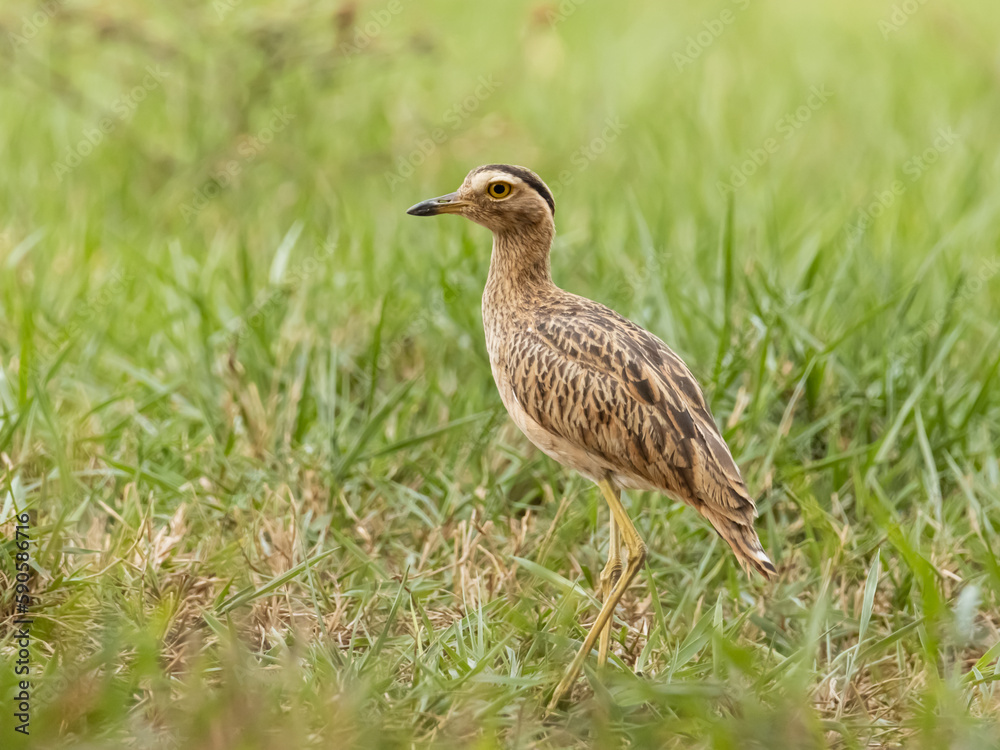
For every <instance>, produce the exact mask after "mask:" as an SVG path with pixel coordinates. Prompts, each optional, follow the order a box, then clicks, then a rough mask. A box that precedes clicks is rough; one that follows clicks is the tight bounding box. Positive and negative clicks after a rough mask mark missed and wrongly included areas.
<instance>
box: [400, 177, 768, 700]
mask: <svg viewBox="0 0 1000 750" xmlns="http://www.w3.org/2000/svg"><path fill="white" fill-rule="evenodd" d="M555 209H556V206H555V199H554V198H553V196H552V191H551V190H549V188H548V186H547V185H546V184H545V183H544V182H543V181H542V179H541V178H540V177H539V176H538V175H537V174H535V173H534V172H532V171H531V170H530V169H527V168H525V167H520V166H514V165H509V164H487V165H484V166H481V167H476V168H475V169H473V170H472V171H471V172H469V173H468V175H467V176H466V177H465V180H464V181H463V182H462V184H461V186H460V187H459V188H458V190H456V191H455V192H453V193H449V194H447V195H442V196H440V197H438V198H432V199H430V200H426V201H423V202H421V203H417V204H416V205H415V206H412V207H411V208H409V209H408V210H407V213H408V214H411V215H413V216H438V215H442V214H457V215H460V216H464V217H465V218H467V219H470V220H472V221H473V222H475V223H476V224H479V225H481V226H484V227H486V228H487V229H489V230H490V231H491V232H492V233H493V248H492V255H491V257H490V267H489V273H488V276H487V279H486V285H485V289H484V290H483V300H482V312H483V329H484V333H485V337H486V349H487V352H488V353H489V359H490V368H491V370H492V373H493V379H494V381H495V382H496V386H497V389H498V390H499V392H500V399H501V401H502V402H503V405H504V406H505V407H506V409H507V412H508V414H509V415H510V417H511V419H512V420H513V421H514V423H515V424H516V425H517V427H518V428H520V430H521V432H523V433H524V434H525V436H526V437H527V438H528V440H530V441H531V442H532V443H533V444H534V445H535V446H537V447H538V448H539V449H540V450H541V451H542V452H543V453H545V454H546V455H548V456H549V457H550V458H552V459H554V460H555V461H557V462H558V463H560V464H562V465H563V466H565V467H567V468H570V469H573V470H575V471H577V472H579V473H580V474H582V475H584V476H585V477H587V478H588V479H590V480H591V481H593V482H594V483H595V484H596V485H597V486H598V487H599V488H600V491H601V494H602V495H603V496H604V499H605V500H606V502H607V504H608V507H609V509H610V524H609V526H610V534H609V543H608V560H607V564H606V565H605V567H604V569H603V570H602V572H601V575H600V585H601V593H602V604H601V609H600V612H599V613H598V615H597V619H596V620H595V621H594V623H593V625H592V627H591V629H590V630H589V632H588V633H587V636H586V638H585V639H584V641H583V644H582V645H581V647H580V649H579V650H578V651H577V653H576V655H575V657H574V658H573V660H572V662H571V663H570V665H569V667H568V668H567V670H566V672H565V673H564V675H563V677H562V679H561V680H560V682H559V684H558V685H557V686H556V688H555V690H554V691H553V693H552V696H551V700H550V702H549V704H548V708H547V711H548V712H551V711H554V710H556V709H557V708H558V706H559V705H560V703H561V701H562V699H563V697H564V696H565V695H566V693H567V692H568V691H570V690H571V688H572V686H573V684H574V682H575V680H576V678H577V677H578V676H579V673H580V670H581V668H582V667H583V664H584V662H585V660H586V658H587V657H588V655H590V653H591V652H592V650H593V648H594V645H595V642H596V641H597V640H598V638H599V639H600V643H599V644H598V657H597V663H598V668H599V669H603V668H604V667H605V666H606V663H607V658H608V650H609V644H610V637H611V630H612V620H613V616H614V610H615V607H616V606H617V604H618V602H619V600H620V599H621V598H622V595H623V594H624V593H625V590H626V589H627V588H628V586H629V585H630V584H631V583H632V580H633V579H634V578H635V576H636V574H637V573H638V572H639V570H640V569H641V568H642V566H643V565H644V564H645V561H646V554H647V550H646V544H645V542H644V541H643V540H642V539H641V538H640V536H639V533H638V532H637V531H636V529H635V525H634V524H633V523H632V520H631V519H630V518H629V515H628V513H627V512H626V509H625V507H624V505H623V504H622V501H621V492H622V490H638V491H650V490H652V491H658V492H661V493H664V494H667V495H668V496H671V497H673V498H674V499H676V500H679V501H681V502H684V503H686V504H688V505H690V506H692V507H693V508H694V509H695V510H697V511H698V512H699V513H700V514H701V515H702V516H704V517H705V518H706V519H707V520H708V522H709V523H710V524H711V525H712V527H713V528H714V529H715V531H716V532H718V534H719V535H720V536H721V537H722V538H723V539H724V540H725V541H726V542H728V543H729V546H730V547H731V548H732V551H733V552H734V553H735V555H736V558H737V560H738V561H739V563H740V564H741V565H742V566H743V567H744V568H745V569H746V570H747V573H748V574H749V573H750V572H751V571H756V572H757V573H759V574H760V575H761V576H763V577H764V578H765V579H770V578H773V577H774V576H775V575H776V574H777V571H776V569H775V567H774V564H773V563H772V562H771V560H770V559H769V558H768V556H767V554H766V553H765V552H764V549H763V547H762V546H761V542H760V538H759V537H758V536H757V532H756V531H755V529H754V525H753V522H754V518H755V517H756V515H757V508H756V505H755V503H754V499H753V497H752V496H751V495H750V492H749V491H748V489H747V486H746V483H745V482H744V481H743V477H742V476H741V474H740V470H739V468H738V467H737V465H736V462H735V461H734V460H733V456H732V453H731V452H730V450H729V447H728V446H727V445H726V441H725V439H724V438H723V436H722V433H721V432H720V431H719V428H718V426H717V425H716V423H715V420H714V418H713V417H712V413H711V411H710V410H709V407H708V403H707V402H706V400H705V396H704V394H703V392H702V389H701V387H700V386H699V385H698V382H697V380H696V379H695V377H694V375H692V373H691V371H690V370H689V369H688V367H687V365H685V364H684V362H683V361H682V360H681V358H680V357H679V356H678V355H677V354H675V353H674V352H673V351H672V350H671V349H670V348H669V347H668V346H667V345H666V344H664V343H663V342H662V341H661V340H660V339H659V338H657V337H656V336H655V335H653V334H652V333H650V332H649V331H647V330H645V329H644V328H642V327H640V326H638V325H637V324H635V323H633V322H632V321H631V320H629V319H628V318H626V317H624V316H622V315H620V314H618V313H617V312H615V311H614V310H612V309H610V308H608V307H606V306H604V305H602V304H600V303H598V302H595V301H593V300H590V299H587V298H586V297H581V296H579V295H576V294H573V293H571V292H567V291H565V290H563V289H561V288H560V287H558V286H556V284H555V283H554V282H553V280H552V273H551V266H550V250H551V247H552V241H553V239H554V237H555ZM623 551H624V555H623Z"/></svg>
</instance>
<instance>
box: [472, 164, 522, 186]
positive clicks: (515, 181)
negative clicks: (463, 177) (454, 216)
mask: <svg viewBox="0 0 1000 750" xmlns="http://www.w3.org/2000/svg"><path fill="white" fill-rule="evenodd" d="M496 180H503V181H504V182H509V183H510V184H511V185H520V184H523V183H524V180H522V179H521V178H520V177H517V176H515V175H512V174H510V173H508V172H501V171H500V170H499V169H491V170H490V171H488V172H480V173H479V174H477V175H475V176H473V178H472V185H471V187H472V189H473V190H477V191H478V190H485V189H486V186H487V185H488V184H490V183H491V182H494V181H496Z"/></svg>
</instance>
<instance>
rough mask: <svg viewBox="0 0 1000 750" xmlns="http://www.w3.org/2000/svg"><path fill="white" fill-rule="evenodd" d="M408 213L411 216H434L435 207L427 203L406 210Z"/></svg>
mask: <svg viewBox="0 0 1000 750" xmlns="http://www.w3.org/2000/svg"><path fill="white" fill-rule="evenodd" d="M406 213H408V214H409V215H410V216H433V215H434V206H432V205H429V204H428V203H427V202H426V201H425V202H424V203H418V204H417V205H415V206H410V207H409V208H408V209H406Z"/></svg>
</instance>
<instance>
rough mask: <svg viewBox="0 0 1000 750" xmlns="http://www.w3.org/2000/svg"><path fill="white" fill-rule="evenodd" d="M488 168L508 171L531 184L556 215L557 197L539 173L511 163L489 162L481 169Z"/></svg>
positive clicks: (480, 169)
mask: <svg viewBox="0 0 1000 750" xmlns="http://www.w3.org/2000/svg"><path fill="white" fill-rule="evenodd" d="M487 169H492V170H496V171H498V172H506V173H507V174H511V175H513V176H514V177H518V178H520V179H522V180H524V181H525V182H526V183H527V184H529V185H531V187H533V188H534V189H535V192H536V193H538V194H539V195H540V196H542V198H544V199H545V202H546V203H548V204H549V210H550V211H551V212H552V215H553V216H555V215H556V201H555V198H553V197H552V193H551V192H549V189H548V188H547V187H546V186H545V183H544V182H542V181H541V180H540V179H539V178H538V175H536V174H535V173H534V172H530V171H528V170H527V169H525V168H524V167H514V166H511V165H510V164H487V165H486V166H484V167H480V168H479V171H486V170H487Z"/></svg>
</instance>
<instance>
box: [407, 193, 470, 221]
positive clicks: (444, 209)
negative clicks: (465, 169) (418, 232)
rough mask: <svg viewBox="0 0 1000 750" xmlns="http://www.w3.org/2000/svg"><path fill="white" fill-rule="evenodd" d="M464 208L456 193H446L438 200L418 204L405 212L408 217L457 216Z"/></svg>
mask: <svg viewBox="0 0 1000 750" xmlns="http://www.w3.org/2000/svg"><path fill="white" fill-rule="evenodd" d="M463 208H465V201H463V200H461V199H460V198H459V197H458V193H448V195H442V196H441V197H440V198H431V199H430V200H429V201H424V202H423V203H418V204H417V205H415V206H412V207H410V208H408V209H407V210H406V213H408V214H410V216H437V215H438V214H458V213H461V212H462V209H463Z"/></svg>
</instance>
